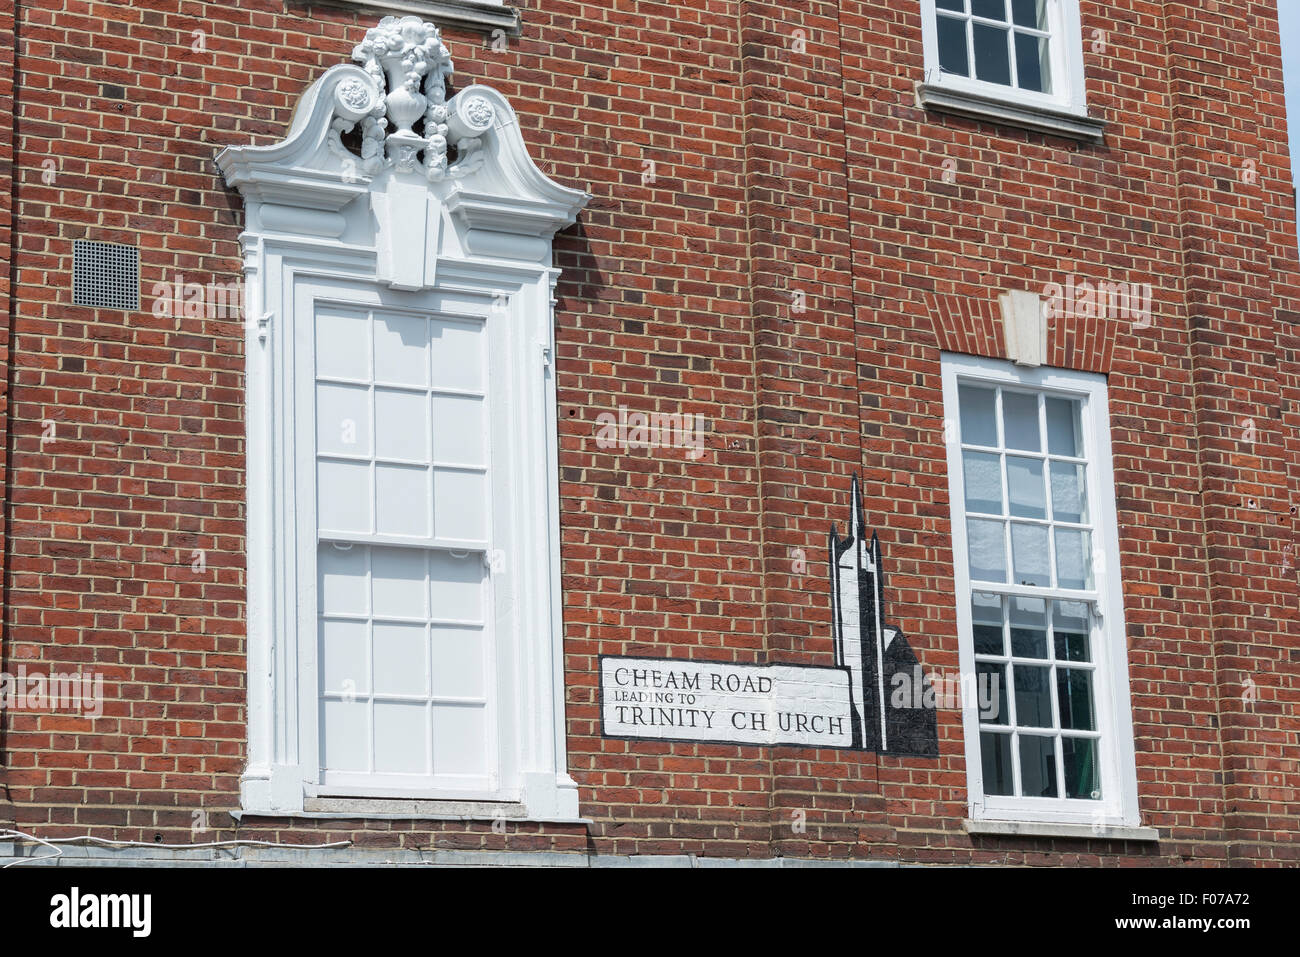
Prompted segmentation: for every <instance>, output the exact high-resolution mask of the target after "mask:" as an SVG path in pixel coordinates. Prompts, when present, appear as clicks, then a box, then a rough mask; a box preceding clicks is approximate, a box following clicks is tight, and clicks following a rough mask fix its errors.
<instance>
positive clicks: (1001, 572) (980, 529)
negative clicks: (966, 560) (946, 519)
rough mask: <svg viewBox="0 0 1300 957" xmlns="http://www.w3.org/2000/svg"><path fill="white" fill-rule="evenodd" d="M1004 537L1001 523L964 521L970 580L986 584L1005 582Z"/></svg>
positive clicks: (980, 520) (982, 520) (974, 519)
mask: <svg viewBox="0 0 1300 957" xmlns="http://www.w3.org/2000/svg"><path fill="white" fill-rule="evenodd" d="M1005 535H1006V532H1005V531H1004V527H1003V524H1002V522H990V521H988V520H986V519H979V518H969V519H967V520H966V537H967V539H968V540H969V541H968V545H969V551H970V577H971V578H973V579H975V580H977V581H986V582H1005V581H1006V580H1007V546H1006V539H1005V537H1004V536H1005Z"/></svg>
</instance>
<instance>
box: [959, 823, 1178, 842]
mask: <svg viewBox="0 0 1300 957" xmlns="http://www.w3.org/2000/svg"><path fill="white" fill-rule="evenodd" d="M962 827H963V828H965V830H966V833H967V834H987V835H995V836H998V837H1068V838H1074V839H1077V840H1081V841H1146V842H1150V841H1158V840H1160V832H1159V831H1158V830H1156V829H1155V828H1154V827H1123V826H1120V825H1115V824H1098V825H1091V824H1039V823H1035V822H1033V821H973V820H970V819H967V820H965V821H963V822H962Z"/></svg>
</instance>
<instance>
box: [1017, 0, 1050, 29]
mask: <svg viewBox="0 0 1300 957" xmlns="http://www.w3.org/2000/svg"><path fill="white" fill-rule="evenodd" d="M1011 19H1012V20H1014V21H1015V24H1016V26H1018V27H1033V28H1034V29H1035V30H1046V29H1047V0H1011Z"/></svg>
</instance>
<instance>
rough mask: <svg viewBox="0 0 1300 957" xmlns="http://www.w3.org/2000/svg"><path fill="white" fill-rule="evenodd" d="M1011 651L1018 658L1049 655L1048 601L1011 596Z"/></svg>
mask: <svg viewBox="0 0 1300 957" xmlns="http://www.w3.org/2000/svg"><path fill="white" fill-rule="evenodd" d="M1008 601H1009V602H1010V605H1011V653H1012V654H1013V655H1015V656H1016V657H1018V658H1046V657H1047V602H1045V601H1044V600H1043V599H1041V598H1011V599H1008Z"/></svg>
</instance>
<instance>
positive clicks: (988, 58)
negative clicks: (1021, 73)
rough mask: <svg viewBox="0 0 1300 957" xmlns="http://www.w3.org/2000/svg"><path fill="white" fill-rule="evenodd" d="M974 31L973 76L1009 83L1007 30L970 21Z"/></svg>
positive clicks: (1002, 83) (1008, 84) (986, 80)
mask: <svg viewBox="0 0 1300 957" xmlns="http://www.w3.org/2000/svg"><path fill="white" fill-rule="evenodd" d="M971 28H972V29H973V30H974V31H975V78H976V79H979V80H984V81H985V82H987V83H1000V84H1001V85H1002V86H1010V85H1011V63H1010V60H1009V59H1008V57H1007V31H1006V30H1003V29H1001V28H999V27H990V26H988V25H986V24H983V23H972V24H971Z"/></svg>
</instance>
